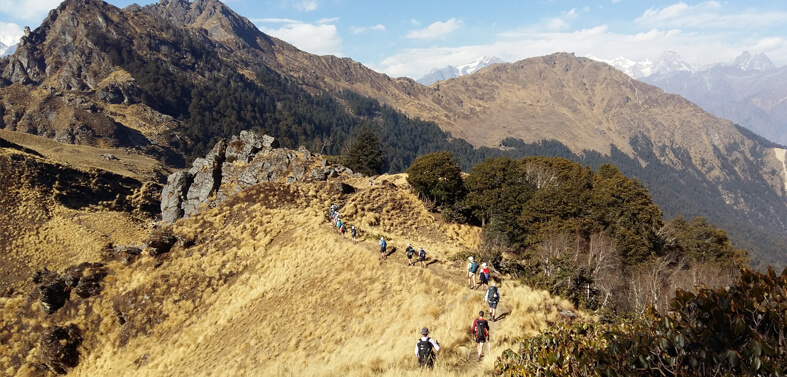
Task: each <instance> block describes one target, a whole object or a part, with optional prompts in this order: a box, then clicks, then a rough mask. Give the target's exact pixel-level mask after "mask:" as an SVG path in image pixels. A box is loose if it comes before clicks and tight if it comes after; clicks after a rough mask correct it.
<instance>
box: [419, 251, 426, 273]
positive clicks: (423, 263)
mask: <svg viewBox="0 0 787 377" xmlns="http://www.w3.org/2000/svg"><path fill="white" fill-rule="evenodd" d="M418 260H419V261H421V267H423V268H426V250H424V247H423V246H419V247H418Z"/></svg>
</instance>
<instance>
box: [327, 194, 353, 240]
mask: <svg viewBox="0 0 787 377" xmlns="http://www.w3.org/2000/svg"><path fill="white" fill-rule="evenodd" d="M328 217H330V218H331V223H333V226H335V227H336V230H337V231H338V232H339V234H340V235H341V236H342V237H344V233H346V232H347V224H346V223H344V222H342V216H341V215H340V214H339V206H337V205H336V203H333V204H331V206H330V207H329V208H328ZM357 235H358V232H357V231H356V230H355V225H353V226H351V227H350V238H351V239H352V241H353V242H358V241H357V239H356V236H357Z"/></svg>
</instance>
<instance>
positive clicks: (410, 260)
mask: <svg viewBox="0 0 787 377" xmlns="http://www.w3.org/2000/svg"><path fill="white" fill-rule="evenodd" d="M404 251H405V254H406V255H407V265H408V266H412V265H413V254H415V249H413V246H412V245H410V244H409V243H408V244H407V249H404Z"/></svg>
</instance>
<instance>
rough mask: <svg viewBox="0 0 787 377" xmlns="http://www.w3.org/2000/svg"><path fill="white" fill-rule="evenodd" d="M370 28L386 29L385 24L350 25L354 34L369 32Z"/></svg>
mask: <svg viewBox="0 0 787 377" xmlns="http://www.w3.org/2000/svg"><path fill="white" fill-rule="evenodd" d="M369 30H375V31H385V25H383V24H377V25H374V26H350V31H351V32H352V33H353V34H362V33H365V32H367V31H369Z"/></svg>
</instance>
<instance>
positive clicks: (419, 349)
mask: <svg viewBox="0 0 787 377" xmlns="http://www.w3.org/2000/svg"><path fill="white" fill-rule="evenodd" d="M421 335H423V336H421V339H418V343H416V344H415V357H417V358H418V366H419V367H421V368H423V367H424V366H426V367H427V368H429V369H432V368H434V359H435V356H436V354H437V353H438V352H440V343H438V342H437V341H436V340H434V339H432V338H430V337H428V336H427V335H429V329H427V328H426V327H424V328H423V329H421Z"/></svg>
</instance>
